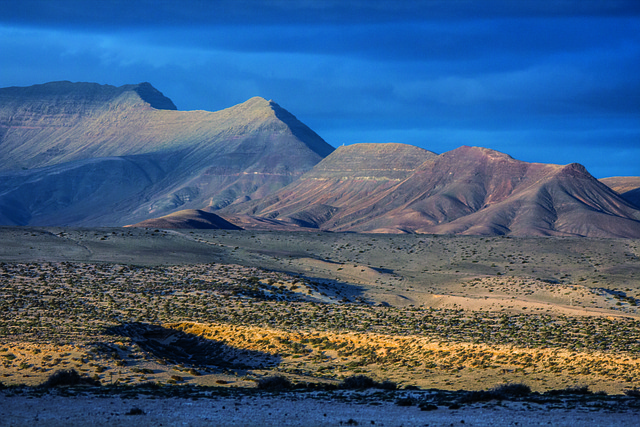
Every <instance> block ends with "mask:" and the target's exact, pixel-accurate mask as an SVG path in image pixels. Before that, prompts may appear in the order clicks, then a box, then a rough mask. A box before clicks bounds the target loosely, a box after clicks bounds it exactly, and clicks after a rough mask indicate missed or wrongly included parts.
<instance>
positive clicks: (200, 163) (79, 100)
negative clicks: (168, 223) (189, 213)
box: [0, 82, 333, 225]
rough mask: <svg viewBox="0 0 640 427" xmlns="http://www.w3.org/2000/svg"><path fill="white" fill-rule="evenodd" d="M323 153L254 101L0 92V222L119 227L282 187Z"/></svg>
mask: <svg viewBox="0 0 640 427" xmlns="http://www.w3.org/2000/svg"><path fill="white" fill-rule="evenodd" d="M331 151H333V148H332V147H331V146H329V145H328V144H327V143H326V142H324V141H323V140H322V138H320V137H319V136H318V135H317V134H316V133H315V132H313V131H312V130H311V129H309V128H308V127H306V126H305V125H304V124H302V123H301V122H300V121H298V120H297V119H296V118H295V117H294V116H293V115H292V114H290V113H288V112H287V111H286V110H284V109H283V108H281V107H280V106H278V105H277V104H276V103H274V102H272V101H267V100H265V99H262V98H252V99H250V100H248V101H246V102H245V103H243V104H240V105H236V106H234V107H231V108H228V109H226V110H222V111H217V112H207V111H176V110H175V106H174V105H173V103H172V102H171V100H169V99H168V98H166V97H165V96H164V95H162V94H161V93H160V92H159V91H157V90H156V89H154V88H153V87H152V86H151V85H150V84H148V83H142V84H139V85H127V86H121V87H113V86H108V85H98V84H95V83H70V82H55V83H48V84H44V85H36V86H31V87H27V88H15V87H13V88H5V89H0V222H1V223H2V224H9V225H16V224H17V225H27V224H30V225H124V224H127V223H129V224H130V223H132V222H137V221H140V220H144V219H147V218H150V217H154V216H159V215H164V214H166V213H170V212H174V211H176V210H181V209H186V208H196V209H197V208H203V207H206V206H209V207H211V208H213V209H217V208H220V207H224V206H227V205H230V204H232V203H236V202H239V201H245V200H250V199H256V198H260V197H263V196H264V195H267V194H270V193H272V192H273V191H275V190H278V189H280V188H282V187H284V186H285V185H287V184H289V183H291V182H293V181H294V180H296V179H297V178H299V177H300V176H301V175H302V174H303V173H304V172H307V171H308V170H310V169H311V168H312V167H313V166H314V165H315V164H317V163H318V162H319V161H320V160H322V158H323V157H325V156H326V155H327V154H329V153H331ZM80 184H81V185H80ZM80 195H81V196H80Z"/></svg>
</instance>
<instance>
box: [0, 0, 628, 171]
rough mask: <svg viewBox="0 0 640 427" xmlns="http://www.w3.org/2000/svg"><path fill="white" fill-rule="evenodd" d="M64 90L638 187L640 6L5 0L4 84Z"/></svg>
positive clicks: (500, 1)
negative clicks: (261, 112) (253, 105)
mask: <svg viewBox="0 0 640 427" xmlns="http://www.w3.org/2000/svg"><path fill="white" fill-rule="evenodd" d="M58 80H70V81H86V82H97V83H102V84H111V85H116V86H120V85H123V84H132V83H140V82H150V83H151V84H152V85H153V86H155V87H156V88H157V89H158V90H160V91H161V92H163V93H164V94H165V95H166V96H168V97H169V98H171V99H172V100H173V102H174V103H175V104H176V105H177V107H178V109H180V110H209V111H217V110H221V109H224V108H227V107H230V106H233V105H236V104H239V103H241V102H244V101H246V100H247V99H249V98H251V97H254V96H262V97H264V98H266V99H272V100H274V101H275V102H277V103H278V104H279V105H280V106H282V107H283V108H285V109H287V110H288V111H290V112H291V113H292V114H294V115H295V116H296V117H298V119H300V120H301V121H302V122H303V123H305V124H306V125H308V126H309V127H310V128H312V129H313V130H314V131H316V132H317V133H318V134H319V135H320V136H321V137H323V138H324V139H325V140H326V141H327V142H328V143H329V144H331V145H333V146H334V147H338V146H340V145H343V144H345V145H349V144H354V143H361V142H376V143H384V142H399V143H405V144H411V145H416V146H419V147H422V148H425V149H427V150H431V151H434V152H436V153H443V152H445V151H449V150H452V149H455V148H457V147H459V146H461V145H471V146H482V147H487V148H491V149H494V150H498V151H501V152H504V153H507V154H509V155H511V156H512V157H514V158H516V159H519V160H524V161H528V162H542V163H558V164H568V163H573V162H577V163H581V164H583V165H585V166H586V167H587V169H588V170H589V171H590V172H591V174H592V175H594V176H595V177H597V178H602V177H607V176H627V175H633V176H640V1H638V0H424V1H421V0H404V1H403V0H299V1H298V0H266V1H257V0H218V1H216V0H208V1H204V0H179V1H173V0H141V1H136V0H126V1H124V0H55V1H54V0H0V87H8V86H29V85H33V84H39V83H45V82H49V81H58Z"/></svg>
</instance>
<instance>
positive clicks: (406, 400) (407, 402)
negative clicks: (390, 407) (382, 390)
mask: <svg viewBox="0 0 640 427" xmlns="http://www.w3.org/2000/svg"><path fill="white" fill-rule="evenodd" d="M396 405H398V406H413V399H412V398H410V397H401V398H400V399H398V400H396Z"/></svg>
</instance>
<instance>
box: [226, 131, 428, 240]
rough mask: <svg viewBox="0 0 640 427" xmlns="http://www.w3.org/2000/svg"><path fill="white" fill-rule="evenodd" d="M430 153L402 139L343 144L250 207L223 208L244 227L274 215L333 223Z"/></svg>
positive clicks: (292, 221)
mask: <svg viewBox="0 0 640 427" xmlns="http://www.w3.org/2000/svg"><path fill="white" fill-rule="evenodd" d="M435 156H436V154H434V153H432V152H430V151H427V150H423V149H422V148H418V147H414V146H411V145H405V144H354V145H349V146H342V147H339V148H338V149H336V151H334V153H333V154H332V155H330V156H328V157H327V158H325V159H324V160H323V161H321V162H320V163H318V165H316V166H315V167H314V168H313V169H312V170H311V171H309V172H308V173H306V174H305V175H303V176H302V177H301V178H300V179H299V180H298V181H296V182H294V183H293V184H291V185H289V186H287V187H286V188H285V189H283V190H282V191H279V192H277V193H275V194H274V195H272V196H269V197H265V198H264V199H262V200H260V201H258V202H256V203H252V204H249V205H250V206H249V207H247V206H245V205H239V206H237V207H230V208H228V209H225V210H223V211H222V212H223V215H226V216H229V215H232V216H229V218H232V222H234V223H242V224H243V226H247V227H251V226H252V222H254V221H255V219H256V217H259V218H260V219H261V223H259V224H254V226H257V227H262V226H264V225H265V224H264V223H263V220H264V219H277V220H278V223H279V224H281V225H287V224H289V225H295V226H301V227H311V228H322V229H336V227H335V226H336V225H337V224H339V223H341V222H342V221H343V219H344V218H348V217H349V216H350V215H353V214H354V213H356V212H359V211H362V210H366V209H368V207H369V205H368V200H369V199H370V198H371V197H373V196H375V195H378V194H383V193H385V192H386V191H388V190H390V189H393V188H396V187H397V186H398V184H399V183H401V182H403V181H404V180H406V179H407V178H408V177H409V176H411V174H413V173H414V172H415V171H416V168H418V167H419V166H420V165H421V164H422V163H424V162H425V161H426V160H427V159H430V158H432V157H435ZM374 208H375V207H374ZM236 214H240V215H236ZM242 214H245V215H242ZM247 215H248V216H249V217H247ZM251 217H253V219H254V221H252V220H251ZM266 225H267V226H270V223H267V224H266ZM340 231H343V230H340Z"/></svg>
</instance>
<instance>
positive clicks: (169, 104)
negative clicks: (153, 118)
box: [132, 82, 178, 110]
mask: <svg viewBox="0 0 640 427" xmlns="http://www.w3.org/2000/svg"><path fill="white" fill-rule="evenodd" d="M132 89H133V91H134V92H135V93H137V94H138V95H139V96H140V99H142V100H143V101H145V102H146V103H148V104H149V105H150V106H151V107H152V108H155V109H156V110H177V109H178V108H177V107H176V106H175V104H174V103H173V101H171V100H170V99H169V98H167V97H166V96H164V95H163V94H162V92H160V91H159V90H158V89H156V88H155V87H153V86H152V85H151V83H148V82H143V83H139V84H137V85H134V86H133V88H132Z"/></svg>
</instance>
